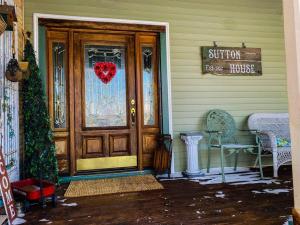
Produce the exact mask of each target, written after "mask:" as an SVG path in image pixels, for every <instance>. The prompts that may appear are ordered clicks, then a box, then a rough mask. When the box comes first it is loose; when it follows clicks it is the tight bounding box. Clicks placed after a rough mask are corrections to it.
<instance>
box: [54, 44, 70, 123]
mask: <svg viewBox="0 0 300 225" xmlns="http://www.w3.org/2000/svg"><path fill="white" fill-rule="evenodd" d="M52 54H53V82H54V85H53V101H54V102H53V103H54V104H53V105H54V110H53V111H54V127H55V128H66V114H67V112H66V111H67V107H66V103H67V96H66V89H67V87H66V75H65V71H66V69H65V62H66V60H65V57H66V51H65V44H64V43H58V42H54V43H53V44H52Z"/></svg>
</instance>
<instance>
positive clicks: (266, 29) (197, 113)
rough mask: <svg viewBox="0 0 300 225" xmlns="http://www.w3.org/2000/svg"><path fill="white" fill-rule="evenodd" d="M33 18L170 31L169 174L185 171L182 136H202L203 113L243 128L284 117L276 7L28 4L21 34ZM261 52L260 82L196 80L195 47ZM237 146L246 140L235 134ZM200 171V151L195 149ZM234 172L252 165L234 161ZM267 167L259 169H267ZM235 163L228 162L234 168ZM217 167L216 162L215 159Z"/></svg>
mask: <svg viewBox="0 0 300 225" xmlns="http://www.w3.org/2000/svg"><path fill="white" fill-rule="evenodd" d="M33 13H49V14H60V15H72V16H89V17H102V18H103V17H104V18H117V19H134V20H150V21H162V22H169V23H170V44H171V72H172V103H173V109H172V111H173V129H174V137H175V145H174V151H175V169H176V171H182V170H184V169H185V161H186V160H185V152H184V145H183V144H182V143H181V141H180V140H179V138H178V134H179V132H181V131H191V130H202V129H203V122H204V116H205V113H206V112H207V111H208V110H210V109H212V108H221V109H225V110H227V111H229V112H230V113H231V114H232V115H234V117H235V119H236V121H237V123H238V127H239V128H245V127H246V120H247V116H248V115H249V114H251V113H253V112H286V111H287V88H286V71H285V58H284V57H285V55H284V54H285V53H284V37H283V18H282V5H281V0H252V1H249V0H185V1H181V0H163V1H162V0H152V1H149V0H86V1H81V0H43V1H41V0H26V1H25V29H26V30H32V16H33ZM213 41H216V42H217V44H218V45H220V46H232V47H239V46H241V42H245V43H246V46H247V47H257V48H262V66H263V76H261V77H221V76H213V75H202V74H201V56H200V46H209V45H212V42H213ZM240 135H241V136H240V140H241V141H242V142H247V141H251V140H252V139H251V137H250V136H247V135H243V134H240ZM200 147H201V150H203V151H202V152H201V156H202V159H201V161H200V163H201V167H202V168H205V167H206V160H207V158H206V151H205V148H206V144H205V140H204V141H202V142H201V146H200ZM239 162H240V164H239V165H240V166H248V165H252V164H253V162H254V161H253V158H250V157H248V156H246V155H243V156H242V157H240V161H239ZM270 162H271V161H265V163H266V164H270ZM232 164H233V159H231V158H228V159H227V166H232ZM212 166H213V167H217V166H219V155H218V154H215V155H214V156H213V163H212Z"/></svg>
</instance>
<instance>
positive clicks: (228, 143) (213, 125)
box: [206, 109, 263, 182]
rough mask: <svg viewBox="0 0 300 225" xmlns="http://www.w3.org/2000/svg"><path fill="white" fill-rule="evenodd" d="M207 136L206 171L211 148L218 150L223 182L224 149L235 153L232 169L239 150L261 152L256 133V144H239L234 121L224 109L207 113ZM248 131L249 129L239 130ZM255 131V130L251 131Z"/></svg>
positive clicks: (208, 168) (208, 165)
mask: <svg viewBox="0 0 300 225" xmlns="http://www.w3.org/2000/svg"><path fill="white" fill-rule="evenodd" d="M206 123H207V124H206V126H207V131H206V132H207V133H208V135H209V137H208V162H207V172H208V173H209V170H210V158H211V150H212V149H217V150H219V151H220V156H221V171H222V181H223V182H225V175H224V151H225V150H227V151H230V155H231V154H235V165H234V169H235V170H236V168H237V161H238V155H239V153H240V151H244V152H248V153H251V154H254V153H255V154H258V155H260V154H261V145H260V142H259V137H258V135H256V144H254V145H253V144H239V143H238V142H237V140H236V138H235V134H236V131H237V128H236V125H235V121H234V119H233V117H232V116H231V115H230V114H229V113H227V112H225V111H224V110H220V109H214V110H210V111H209V112H208V114H207V120H206ZM241 131H245V132H249V130H241ZM253 132H254V133H255V131H253ZM258 158H259V165H260V174H261V178H263V171H262V164H261V157H258Z"/></svg>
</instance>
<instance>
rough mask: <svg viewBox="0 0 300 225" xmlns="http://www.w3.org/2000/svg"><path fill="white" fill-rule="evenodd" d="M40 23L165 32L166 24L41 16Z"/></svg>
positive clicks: (71, 26)
mask: <svg viewBox="0 0 300 225" xmlns="http://www.w3.org/2000/svg"><path fill="white" fill-rule="evenodd" d="M38 22H39V25H43V26H46V27H56V28H61V27H63V28H72V29H82V28H85V29H90V30H111V31H134V32H165V31H166V26H163V25H146V24H128V23H113V22H92V21H78V20H63V19H49V18H39V20H38Z"/></svg>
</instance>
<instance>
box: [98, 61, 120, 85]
mask: <svg viewBox="0 0 300 225" xmlns="http://www.w3.org/2000/svg"><path fill="white" fill-rule="evenodd" d="M94 71H95V74H96V75H97V77H98V78H99V79H100V80H101V81H102V82H103V83H104V84H108V83H109V82H110V81H111V80H112V79H113V78H114V76H115V75H116V73H117V67H116V64H114V63H112V62H97V63H95V65H94Z"/></svg>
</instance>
